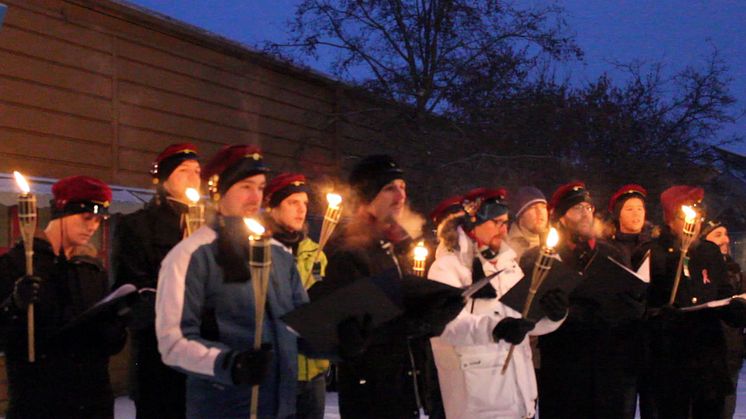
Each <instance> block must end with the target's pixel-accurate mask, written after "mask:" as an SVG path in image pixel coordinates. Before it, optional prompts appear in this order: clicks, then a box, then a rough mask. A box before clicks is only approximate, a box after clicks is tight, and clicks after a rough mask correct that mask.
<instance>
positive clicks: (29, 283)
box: [13, 275, 41, 310]
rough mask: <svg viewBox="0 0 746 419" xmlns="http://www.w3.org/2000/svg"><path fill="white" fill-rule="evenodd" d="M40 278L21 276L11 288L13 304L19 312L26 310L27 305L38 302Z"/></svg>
mask: <svg viewBox="0 0 746 419" xmlns="http://www.w3.org/2000/svg"><path fill="white" fill-rule="evenodd" d="M40 289H41V278H39V277H38V276H28V275H26V276H22V277H20V278H18V280H17V281H16V284H15V286H14V287H13V304H14V305H15V306H16V307H18V309H20V310H26V308H27V307H28V306H29V304H33V303H35V302H37V301H39V290H40Z"/></svg>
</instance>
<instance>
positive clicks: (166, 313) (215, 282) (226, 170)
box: [156, 145, 308, 418]
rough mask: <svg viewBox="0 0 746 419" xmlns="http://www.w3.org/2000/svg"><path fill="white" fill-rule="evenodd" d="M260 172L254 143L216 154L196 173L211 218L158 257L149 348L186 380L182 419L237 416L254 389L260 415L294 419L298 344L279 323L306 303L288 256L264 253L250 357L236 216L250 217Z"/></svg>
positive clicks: (240, 226)
mask: <svg viewBox="0 0 746 419" xmlns="http://www.w3.org/2000/svg"><path fill="white" fill-rule="evenodd" d="M267 172H268V168H267V166H265V165H264V163H263V159H262V154H261V151H260V150H259V149H258V148H256V147H253V146H244V145H233V146H228V147H225V148H223V149H222V150H220V151H219V152H218V153H217V154H216V155H215V157H214V158H213V159H212V161H211V162H209V163H208V164H207V166H205V167H204V169H203V178H204V179H206V180H208V182H209V185H210V192H211V194H212V196H213V199H215V200H216V202H217V212H218V215H217V217H216V219H215V220H214V221H213V222H212V223H210V224H209V225H206V226H205V227H203V228H201V229H199V230H197V231H196V232H195V233H193V234H192V235H191V236H189V238H187V239H185V240H184V241H182V242H181V243H179V244H178V245H177V246H176V247H174V249H173V250H172V251H171V252H170V253H169V254H168V255H167V256H166V258H165V259H164V261H163V263H162V265H161V271H160V274H159V278H158V281H159V284H158V293H157V297H156V333H157V336H158V348H159V350H160V352H161V355H162V358H163V361H164V363H165V364H167V365H170V366H172V367H175V368H177V369H179V370H181V371H183V372H185V373H187V374H188V377H187V395H186V398H187V401H186V405H187V406H186V411H187V417H188V418H245V417H247V416H248V414H249V403H250V400H251V386H252V385H254V384H260V390H259V417H261V418H288V417H293V416H294V414H295V396H296V380H297V377H298V367H297V355H298V345H297V338H296V336H295V335H293V334H292V333H291V332H290V331H288V329H287V328H286V327H285V324H284V323H282V321H281V320H280V317H281V316H282V315H284V314H285V313H287V312H289V311H292V310H293V309H295V308H296V307H298V306H300V305H301V304H303V303H305V302H306V301H307V300H308V297H307V295H306V292H305V290H304V289H303V286H302V284H301V280H300V277H299V275H298V271H297V269H296V267H295V263H294V260H293V256H292V255H291V254H289V253H287V252H286V251H284V250H282V249H281V248H280V247H279V246H275V245H273V246H272V268H271V273H270V282H269V291H268V294H267V310H266V313H265V317H264V327H263V333H262V342H263V345H262V349H260V350H254V349H252V348H253V342H254V333H255V326H254V325H255V319H254V294H253V290H252V285H251V278H250V274H249V271H248V264H247V263H246V255H247V246H248V239H247V231H246V229H245V226H244V223H243V220H242V218H243V217H251V216H256V215H257V214H258V211H259V208H260V206H261V203H262V198H263V190H264V186H265V183H266V173H267Z"/></svg>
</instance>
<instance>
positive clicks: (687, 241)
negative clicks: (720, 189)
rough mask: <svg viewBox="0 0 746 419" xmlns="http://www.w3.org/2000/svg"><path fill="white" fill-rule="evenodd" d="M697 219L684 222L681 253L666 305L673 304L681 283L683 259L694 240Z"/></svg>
mask: <svg viewBox="0 0 746 419" xmlns="http://www.w3.org/2000/svg"><path fill="white" fill-rule="evenodd" d="M696 224H697V221H696V220H695V221H692V222H685V223H684V234H683V236H682V238H681V249H680V250H681V254H680V255H679V263H678V265H676V276H675V277H674V280H673V287H672V288H671V295H670V297H669V298H668V305H673V303H674V301H676V293H677V292H678V291H679V284H680V283H681V274H682V273H683V271H684V261H685V260H686V254H687V252H688V251H689V247H690V246H691V245H692V242H693V241H694V231H695V230H696Z"/></svg>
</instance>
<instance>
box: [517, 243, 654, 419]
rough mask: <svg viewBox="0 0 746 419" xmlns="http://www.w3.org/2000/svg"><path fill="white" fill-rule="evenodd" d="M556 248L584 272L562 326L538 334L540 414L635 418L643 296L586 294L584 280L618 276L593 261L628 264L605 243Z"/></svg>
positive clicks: (589, 418) (564, 260) (566, 261)
mask: <svg viewBox="0 0 746 419" xmlns="http://www.w3.org/2000/svg"><path fill="white" fill-rule="evenodd" d="M558 252H559V255H560V257H561V258H562V263H563V264H565V266H567V267H569V268H571V269H574V270H575V271H577V272H581V273H584V279H583V282H581V284H580V285H579V286H578V288H576V289H575V291H573V292H572V293H571V294H570V307H569V313H568V317H567V319H566V320H565V322H564V323H563V324H562V326H560V328H559V329H557V330H556V331H555V332H553V333H550V334H548V335H544V336H541V337H540V338H539V348H540V349H541V369H540V370H539V374H540V375H539V377H540V383H541V386H540V387H539V406H540V407H539V409H540V411H541V417H542V419H551V418H563V419H564V418H568V419H569V418H587V419H593V418H620V419H621V418H629V419H631V418H633V417H634V412H635V401H636V399H635V382H636V380H637V371H638V365H639V362H640V359H639V345H640V343H639V339H640V319H641V318H642V315H643V313H644V295H643V294H642V293H634V292H630V293H621V294H618V295H609V294H590V293H588V292H584V290H583V288H584V283H585V282H586V281H596V280H599V279H600V280H602V281H614V280H615V279H614V278H607V277H603V276H601V277H599V274H600V273H599V272H595V273H592V272H590V271H586V266H587V265H589V263H592V262H591V261H592V260H595V259H598V258H606V257H608V256H611V257H612V258H614V259H615V260H616V261H618V262H620V263H623V264H628V263H629V261H628V260H627V259H626V258H625V257H624V255H623V254H622V253H620V252H619V251H618V250H617V249H616V248H614V247H613V246H611V245H610V244H608V243H607V242H604V241H597V242H596V243H595V247H584V248H583V247H581V246H579V247H576V248H574V249H571V248H570V247H569V246H567V245H564V246H560V248H559V249H558ZM521 262H522V264H523V260H522V261H521ZM601 274H602V273H601Z"/></svg>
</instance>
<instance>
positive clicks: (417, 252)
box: [414, 241, 429, 261]
mask: <svg viewBox="0 0 746 419" xmlns="http://www.w3.org/2000/svg"><path fill="white" fill-rule="evenodd" d="M428 253H429V251H428V250H427V247H425V242H424V241H421V242H419V243H417V246H415V248H414V260H417V261H422V260H425V259H427V255H428Z"/></svg>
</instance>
